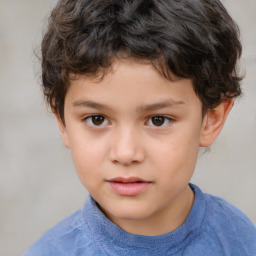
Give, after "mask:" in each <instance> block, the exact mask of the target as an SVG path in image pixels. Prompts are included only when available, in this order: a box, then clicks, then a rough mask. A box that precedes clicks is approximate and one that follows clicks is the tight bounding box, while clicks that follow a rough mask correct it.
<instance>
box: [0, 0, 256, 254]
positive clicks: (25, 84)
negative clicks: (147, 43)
mask: <svg viewBox="0 0 256 256" xmlns="http://www.w3.org/2000/svg"><path fill="white" fill-rule="evenodd" d="M55 2H56V1H53V0H43V1H35V0H0V207H1V208H0V255H1V256H16V255H20V254H21V253H22V252H23V251H24V250H25V249H26V248H27V247H28V246H29V245H30V244H31V243H32V242H33V241H34V240H35V239H37V238H39V237H40V236H41V235H42V234H43V232H45V231H46V230H47V229H48V228H49V227H51V226H52V225H54V224H56V223H57V222H58V221H60V220H61V219H63V218H64V217H66V216H68V215H69V214H71V213H72V212H73V211H75V210H76V209H78V208H81V207H82V206H83V204H84V201H85V198H86V191H85V189H84V188H83V187H82V186H81V185H80V182H79V181H78V179H77V177H76V174H75V171H74V167H73V164H72V160H71V155H70V152H69V151H68V150H67V149H65V148H64V146H63V145H62V143H61V140H60V136H59V134H58V130H57V125H56V123H55V120H54V118H53V116H52V114H51V113H50V112H49V111H48V110H47V109H46V107H45V104H44V101H43V98H42V95H41V91H40V88H39V78H38V77H39V71H40V65H39V64H38V61H37V59H36V58H35V57H34V53H33V50H34V49H36V48H37V47H38V45H39V42H40V38H41V34H42V27H43V24H44V23H45V20H46V18H45V17H46V15H47V13H48V12H49V10H50V9H51V8H52V7H53V5H54V3H55ZM224 4H225V5H226V7H227V9H228V10H229V11H230V13H231V15H232V16H233V17H234V19H235V20H236V21H237V23H238V24H239V25H240V28H241V34H242V42H243V45H244V54H243V59H242V61H241V63H242V66H243V69H246V73H247V77H246V79H245V80H244V82H243V87H244V95H243V97H242V98H240V99H238V100H237V101H236V104H235V107H234V108H233V110H232V112H231V114H230V116H229V118H228V121H227V123H226V125H225V127H224V130H223V131H222V133H221V135H220V137H219V138H218V140H217V141H216V143H215V144H214V145H213V146H212V148H211V152H210V153H206V154H201V155H200V156H199V163H198V166H197V169H196V172H195V175H194V178H193V182H194V183H196V184H198V185H199V186H201V188H202V189H203V190H204V191H205V192H209V193H213V194H215V195H219V196H221V197H224V198H226V199H227V200H228V201H230V202H231V203H233V204H235V205H236V206H237V207H239V208H240V209H241V210H242V211H244V212H245V213H246V214H247V215H248V216H249V217H250V218H251V219H252V221H253V222H254V223H255V224H256V196H255V195H256V185H255V181H256V85H255V83H256V29H255V25H256V15H255V13H256V1H255V0H244V1H240V0H232V1H231V0H230V1H229V0H226V1H224Z"/></svg>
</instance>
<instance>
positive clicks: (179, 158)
mask: <svg viewBox="0 0 256 256" xmlns="http://www.w3.org/2000/svg"><path fill="white" fill-rule="evenodd" d="M198 141H199V133H198V132H195V131H191V130H190V129H183V130H182V129H179V132H177V133H175V134H172V135H171V136H169V137H168V138H165V139H163V140H162V141H160V143H158V144H157V145H156V146H155V147H154V151H152V156H154V159H155V161H156V162H155V164H156V165H157V164H158V166H159V167H160V168H161V169H162V172H165V175H166V176H168V175H169V176H170V175H173V177H174V176H175V177H176V175H177V177H179V176H183V175H188V174H191V175H192V173H193V171H194V168H195V164H196V160H197V154H198V149H199V144H198ZM174 174H175V175H174Z"/></svg>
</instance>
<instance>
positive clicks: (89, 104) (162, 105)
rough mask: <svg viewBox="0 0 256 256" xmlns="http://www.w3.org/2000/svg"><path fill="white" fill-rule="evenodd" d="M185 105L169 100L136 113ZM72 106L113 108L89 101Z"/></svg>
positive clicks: (100, 108) (77, 102)
mask: <svg viewBox="0 0 256 256" xmlns="http://www.w3.org/2000/svg"><path fill="white" fill-rule="evenodd" d="M184 104H185V102H183V101H176V100H173V99H169V100H166V101H163V102H157V103H152V104H148V105H143V106H140V107H138V108H137V109H136V111H137V112H148V111H153V110H158V109H163V108H169V107H175V106H179V105H184ZM72 105H73V107H85V108H94V109H97V110H104V109H105V110H110V109H111V107H109V106H107V105H104V104H101V103H97V102H93V101H87V100H78V101H75V102H73V104H72Z"/></svg>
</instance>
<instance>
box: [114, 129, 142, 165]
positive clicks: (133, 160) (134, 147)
mask: <svg viewBox="0 0 256 256" xmlns="http://www.w3.org/2000/svg"><path fill="white" fill-rule="evenodd" d="M144 158H145V152H144V147H143V143H142V139H141V135H140V133H139V132H138V131H136V129H132V128H124V129H120V130H119V131H115V134H114V135H113V140H112V147H111V150H110V160H111V161H112V162H113V163H115V164H121V165H125V166H128V165H132V164H138V163H141V162H143V161H144Z"/></svg>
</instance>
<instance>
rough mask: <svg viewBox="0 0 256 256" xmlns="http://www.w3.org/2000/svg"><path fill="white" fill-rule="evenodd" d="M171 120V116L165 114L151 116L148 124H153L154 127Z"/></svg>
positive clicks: (164, 124) (166, 123)
mask: <svg viewBox="0 0 256 256" xmlns="http://www.w3.org/2000/svg"><path fill="white" fill-rule="evenodd" d="M170 122H171V118H169V117H166V116H152V117H151V118H150V119H149V121H148V123H147V124H148V125H150V126H155V127H163V126H166V125H168V124H169V123H170Z"/></svg>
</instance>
